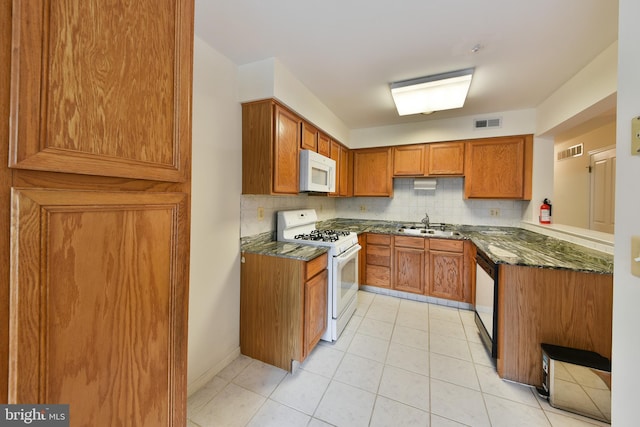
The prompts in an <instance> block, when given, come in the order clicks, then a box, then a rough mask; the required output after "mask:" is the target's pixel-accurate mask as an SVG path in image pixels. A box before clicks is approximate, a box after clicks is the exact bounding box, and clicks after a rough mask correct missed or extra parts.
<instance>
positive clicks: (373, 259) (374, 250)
mask: <svg viewBox="0 0 640 427" xmlns="http://www.w3.org/2000/svg"><path fill="white" fill-rule="evenodd" d="M367 265H380V266H383V267H391V247H389V246H380V245H371V244H367Z"/></svg>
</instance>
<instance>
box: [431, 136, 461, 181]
mask: <svg viewBox="0 0 640 427" xmlns="http://www.w3.org/2000/svg"><path fill="white" fill-rule="evenodd" d="M428 147H429V153H428V156H427V165H428V167H427V174H428V175H435V176H438V175H444V176H462V175H464V173H465V170H464V160H465V158H464V152H465V145H464V141H454V142H436V143H432V144H428Z"/></svg>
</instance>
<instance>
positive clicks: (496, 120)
mask: <svg viewBox="0 0 640 427" xmlns="http://www.w3.org/2000/svg"><path fill="white" fill-rule="evenodd" d="M501 127H502V117H493V118H490V119H474V120H473V129H495V128H501Z"/></svg>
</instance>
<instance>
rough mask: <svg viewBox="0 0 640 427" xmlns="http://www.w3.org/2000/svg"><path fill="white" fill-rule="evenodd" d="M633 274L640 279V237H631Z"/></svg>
mask: <svg viewBox="0 0 640 427" xmlns="http://www.w3.org/2000/svg"><path fill="white" fill-rule="evenodd" d="M631 274H633V275H634V276H636V277H640V236H631Z"/></svg>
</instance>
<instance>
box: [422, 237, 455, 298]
mask: <svg viewBox="0 0 640 427" xmlns="http://www.w3.org/2000/svg"><path fill="white" fill-rule="evenodd" d="M429 245H430V248H431V249H430V250H429V265H430V267H431V272H430V276H431V277H430V278H429V295H431V296H434V297H437V298H446V299H451V300H456V301H462V299H463V296H464V295H463V286H462V277H463V274H464V253H463V248H464V242H463V241H461V240H443V239H431V242H430V244H429Z"/></svg>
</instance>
